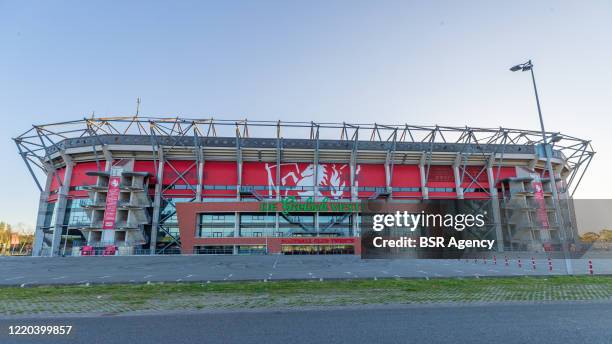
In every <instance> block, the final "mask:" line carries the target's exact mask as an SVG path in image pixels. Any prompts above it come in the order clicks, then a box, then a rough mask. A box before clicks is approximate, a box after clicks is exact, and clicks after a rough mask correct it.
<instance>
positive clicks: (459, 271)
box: [453, 270, 463, 274]
mask: <svg viewBox="0 0 612 344" xmlns="http://www.w3.org/2000/svg"><path fill="white" fill-rule="evenodd" d="M453 271H454V272H458V273H460V274H462V273H463V270H453Z"/></svg>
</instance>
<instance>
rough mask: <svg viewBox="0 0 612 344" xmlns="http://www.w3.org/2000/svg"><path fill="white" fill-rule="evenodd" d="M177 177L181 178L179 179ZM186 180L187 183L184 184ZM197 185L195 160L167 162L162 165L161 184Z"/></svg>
mask: <svg viewBox="0 0 612 344" xmlns="http://www.w3.org/2000/svg"><path fill="white" fill-rule="evenodd" d="M179 176H182V178H180V177H179ZM185 180H187V183H186V182H185ZM172 183H174V184H182V185H184V184H191V185H197V184H198V167H197V163H196V162H195V160H168V161H167V162H166V164H165V165H164V179H163V182H162V184H164V185H168V184H172Z"/></svg>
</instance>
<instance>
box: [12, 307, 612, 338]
mask: <svg viewBox="0 0 612 344" xmlns="http://www.w3.org/2000/svg"><path fill="white" fill-rule="evenodd" d="M11 325H13V326H15V325H71V326H73V327H72V331H71V334H70V335H66V336H60V335H54V336H49V335H45V336H42V335H38V336H36V335H20V336H15V335H13V336H11V335H9V334H8V327H9V326H11ZM0 343H6V344H12V343H37V344H38V343H71V344H80V343H83V344H85V343H86V344H102V343H103V344H108V343H130V344H141V343H142V344H152V343H172V344H179V343H271V344H274V343H283V344H285V343H352V344H354V343H403V344H405V343H417V344H418V343H427V344H435V343H471V344H476V343H502V344H505V343H521V344H524V343H540V344H547V343H551V344H559V343H564V344H571V343H581V344H583V343H602V344H603V343H606V344H609V343H612V304H611V303H608V302H604V303H578V302H574V303H542V304H527V303H522V304H486V305H421V306H382V307H380V306H379V307H348V308H334V309H311V310H301V311H295V310H293V311H280V310H256V311H236V312H208V313H190V314H157V315H117V316H113V315H105V316H92V317H53V318H21V319H19V318H13V319H10V320H7V319H0Z"/></svg>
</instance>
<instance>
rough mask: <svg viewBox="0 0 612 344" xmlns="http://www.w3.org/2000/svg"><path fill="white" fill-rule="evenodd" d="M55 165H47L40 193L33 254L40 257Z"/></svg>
mask: <svg viewBox="0 0 612 344" xmlns="http://www.w3.org/2000/svg"><path fill="white" fill-rule="evenodd" d="M53 173H54V172H53V167H51V166H47V180H46V182H45V188H44V190H43V191H42V192H41V193H40V198H39V200H38V214H37V216H36V230H35V232H34V244H33V246H32V256H35V257H40V256H41V253H42V252H41V251H42V245H43V240H44V237H45V232H44V230H43V227H44V226H45V221H46V218H47V209H48V208H49V205H50V203H49V193H50V191H51V182H52V181H53Z"/></svg>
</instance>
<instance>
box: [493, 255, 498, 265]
mask: <svg viewBox="0 0 612 344" xmlns="http://www.w3.org/2000/svg"><path fill="white" fill-rule="evenodd" d="M493 265H497V256H495V255H493Z"/></svg>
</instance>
